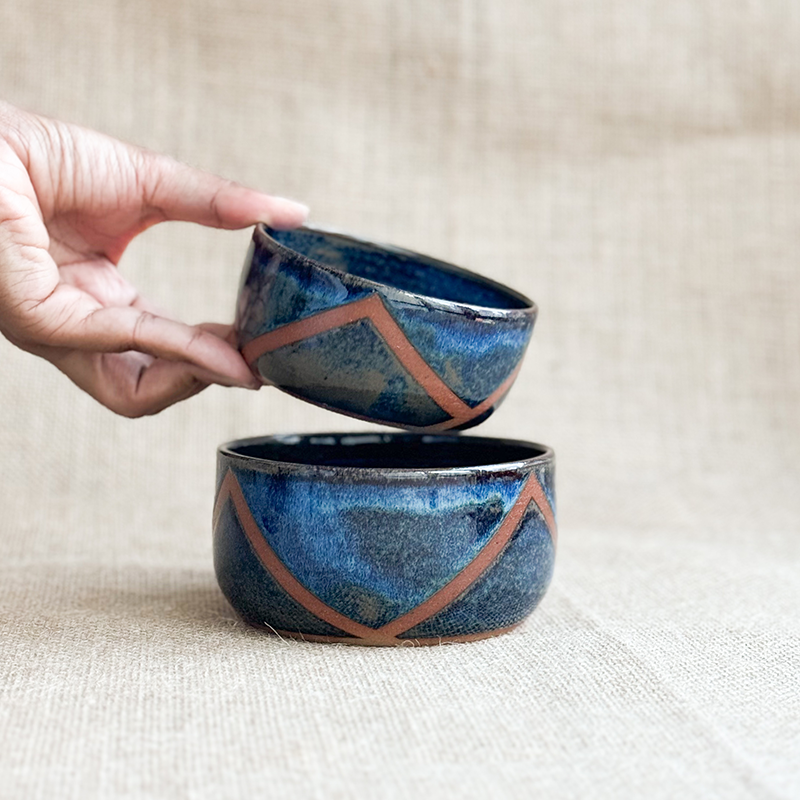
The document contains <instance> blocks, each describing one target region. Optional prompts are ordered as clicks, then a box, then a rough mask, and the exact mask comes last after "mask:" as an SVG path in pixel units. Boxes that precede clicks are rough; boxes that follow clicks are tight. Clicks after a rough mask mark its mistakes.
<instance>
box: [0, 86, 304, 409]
mask: <svg viewBox="0 0 800 800" xmlns="http://www.w3.org/2000/svg"><path fill="white" fill-rule="evenodd" d="M306 214H307V209H306V208H305V206H302V205H300V204H299V203H294V202H292V201H290V200H284V199H282V198H278V197H271V196H269V195H265V194H261V193H260V192H256V191H253V190H251V189H246V188H245V187H243V186H240V185H239V184H236V183H233V182H231V181H227V180H224V179H223V178H218V177H216V176H214V175H210V174H208V173H205V172H201V171H199V170H196V169H193V168H191V167H189V166H187V165H185V164H181V163H178V162H176V161H173V160H172V159H170V158H168V157H166V156H162V155H158V154H156V153H152V152H149V151H146V150H142V149H140V148H137V147H133V146H131V145H128V144H124V143H122V142H119V141H116V140H115V139H112V138H109V137H107V136H104V135H102V134H100V133H97V132H95V131H90V130H86V129H83V128H80V127H77V126H75V125H69V124H66V123H63V122H58V121H55V120H51V119H46V118H43V117H40V116H36V115H34V114H29V113H26V112H23V111H20V110H19V109H17V108H14V107H13V106H10V105H8V104H5V103H2V102H0V333H2V334H3V335H4V336H5V337H6V338H7V339H8V340H9V341H11V342H12V343H13V344H15V345H17V346H18V347H20V348H22V349H23V350H27V351H28V352H30V353H34V354H35V355H38V356H41V357H42V358H45V359H47V360H48V361H50V362H52V363H53V364H54V365H55V366H56V367H58V369H60V370H61V371H62V372H63V373H64V374H65V375H67V376H68V377H69V378H70V379H71V380H72V381H73V382H74V383H76V384H77V385H78V386H79V387H80V388H81V389H83V390H85V391H86V392H88V393H89V394H90V395H91V396H92V397H94V398H95V399H96V400H98V401H99V402H100V403H102V404H103V405H105V406H107V407H108V408H110V409H111V410H112V411H115V412H117V413H118V414H123V415H125V416H130V417H138V416H143V415H146V414H155V413H157V412H159V411H161V410H162V409H164V408H166V407H167V406H170V405H172V404H173V403H176V402H178V401H179V400H184V399H186V398H187V397H190V396H191V395H194V394H196V393H197V392H199V391H201V390H202V389H203V388H205V387H206V386H207V385H209V384H211V383H219V384H223V385H227V386H245V387H250V388H257V387H258V385H259V383H258V381H256V380H255V378H254V377H253V375H252V374H251V372H250V370H249V368H248V366H247V364H245V362H244V360H243V359H242V357H241V356H240V355H239V353H238V352H237V351H236V349H235V348H234V347H232V346H231V345H230V344H229V343H228V341H226V339H227V338H228V337H229V336H230V331H231V329H230V326H227V325H219V324H212V323H208V324H203V325H199V326H191V325H185V324H183V323H182V322H178V321H176V320H173V319H170V318H168V317H165V316H162V315H161V314H160V313H158V311H157V310H156V309H155V308H154V306H153V305H152V304H151V303H149V302H148V301H147V300H145V299H144V298H143V297H141V296H140V295H139V293H138V292H137V291H136V289H135V288H134V287H133V286H132V285H131V284H130V283H128V282H127V281H126V280H125V279H124V278H123V277H122V275H121V274H120V273H119V271H118V270H117V264H118V262H119V260H120V258H121V257H122V254H123V253H124V252H125V248H126V247H127V245H128V243H129V242H130V241H131V239H133V238H134V236H136V235H137V234H139V233H141V232H142V231H144V230H145V229H147V228H149V227H150V226H152V225H155V224H157V223H159V222H163V221H165V220H183V221H187V222H195V223H198V224H200V225H206V226H210V227H214V228H225V229H229V230H233V229H237V228H245V227H248V226H251V225H254V224H256V223H257V222H266V223H268V224H269V225H271V226H272V227H275V228H283V229H285V228H293V227H296V226H298V225H300V224H302V222H303V221H304V219H305V217H306Z"/></svg>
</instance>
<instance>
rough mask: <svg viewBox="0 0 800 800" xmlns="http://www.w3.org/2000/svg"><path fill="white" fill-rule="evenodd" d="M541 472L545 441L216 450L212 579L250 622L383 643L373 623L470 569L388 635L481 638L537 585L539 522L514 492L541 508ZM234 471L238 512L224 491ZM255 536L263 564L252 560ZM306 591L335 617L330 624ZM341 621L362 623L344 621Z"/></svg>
mask: <svg viewBox="0 0 800 800" xmlns="http://www.w3.org/2000/svg"><path fill="white" fill-rule="evenodd" d="M553 470H554V457H553V454H552V451H550V450H549V449H548V448H544V447H542V446H540V445H532V444H529V443H524V442H510V441H505V440H493V439H482V438H473V437H455V436H447V435H435V436H434V435H415V434H381V435H370V434H360V435H355V434H330V435H329V434H325V435H310V436H301V437H269V438H264V439H254V440H246V441H243V442H237V443H233V444H231V445H227V446H223V447H222V448H220V451H219V454H218V502H217V519H216V524H215V529H214V561H215V568H216V572H217V577H218V580H219V584H220V587H221V588H222V590H223V592H224V593H225V595H226V596H227V597H228V599H229V600H230V602H231V604H232V605H233V606H234V607H235V608H236V610H237V611H238V612H239V613H240V614H241V615H242V617H243V618H244V619H245V620H247V621H248V622H250V623H252V624H254V625H257V626H262V627H269V628H273V629H275V630H278V631H283V632H286V633H290V634H303V635H306V636H312V637H314V636H317V637H332V638H334V639H341V640H348V641H350V640H355V641H361V642H362V643H367V644H370V643H372V644H375V643H377V644H385V643H387V642H385V641H380V638H381V630H380V629H381V628H382V627H384V626H391V625H392V624H396V621H397V620H399V619H401V618H403V617H404V615H413V614H414V613H415V609H417V608H418V607H420V606H421V605H422V604H424V603H426V602H428V601H430V598H432V597H434V596H436V594H437V592H440V593H445V594H446V593H448V592H449V593H451V594H452V593H453V591H454V590H453V588H452V587H453V586H455V585H456V584H455V583H453V584H451V582H452V581H456V582H457V581H458V580H459V576H460V575H463V574H465V573H464V571H467V572H469V571H470V570H472V572H473V573H474V575H473V577H472V579H471V580H470V581H469V582H468V583H467V584H464V585H463V586H461V588H460V589H459V590H458V591H457V592H456V593H455V594H452V596H451V597H449V599H448V600H447V602H446V603H444V604H442V605H441V607H431V608H430V613H426V614H425V615H423V618H420V619H416V620H413V619H412V620H411V621H410V622H409V624H407V625H405V626H401V628H402V630H396V631H392V635H393V636H394V637H396V638H397V639H398V640H401V641H405V640H417V639H421V640H432V639H438V638H439V637H456V638H458V637H471V636H478V637H479V636H483V635H490V634H491V633H492V632H496V631H499V630H502V629H505V628H508V627H510V626H513V625H515V624H517V623H519V622H520V621H521V620H522V619H524V618H525V617H526V616H527V615H528V614H529V613H530V612H531V611H532V610H533V608H534V607H535V606H536V604H537V603H538V602H539V600H540V599H541V597H542V596H543V594H544V592H545V590H546V588H547V586H548V584H549V582H550V578H551V575H552V570H553V562H554V555H555V547H554V543H553V538H552V534H553V531H551V530H550V528H549V526H548V522H547V519H546V516H547V514H546V510H545V509H543V508H540V506H539V505H538V504H537V502H529V501H528V500H527V499H526V498H528V497H529V494H527V493H526V492H528V491H529V490H530V486H531V485H532V484H533V483H534V482H535V484H536V486H538V487H541V491H542V495H541V496H542V497H544V498H546V500H543V501H539V502H542V504H543V505H545V506H549V508H548V509H547V510H548V511H549V510H550V509H552V508H554V505H555V497H554V488H553ZM234 479H235V486H236V487H238V489H235V491H236V492H241V495H240V504H241V502H243V503H245V504H246V509H244V510H243V509H242V508H241V507H238V508H237V506H236V503H235V502H234V501H233V500H232V499H231V497H232V495H231V493H230V491H229V490H230V487H231V486H232V485H233V483H232V481H233V480H234ZM515 508H516V509H517V510H518V512H519V516H518V517H514V512H513V511H512V510H513V509H515ZM510 512H511V516H509V514H510ZM248 517H249V521H248V519H247V518H248ZM512 518H513V519H512ZM514 520H516V521H514ZM512 522H513V524H511V523H512ZM248 525H249V533H248ZM262 540H263V542H262ZM498 542H502V547H500V545H499V544H498ZM264 543H266V545H267V546H268V549H269V551H270V554H271V557H272V558H273V559H274V561H277V562H279V563H278V566H277V567H276V566H275V563H274V562H270V561H269V559H268V558H267V559H266V560H265V556H264V553H263V552H262V551H263V549H264ZM498 547H500V549H499V550H497V552H496V553H494V550H493V549H492V548H495V549H497V548H498ZM259 548H261V549H259ZM484 548H486V549H484ZM489 551H492V552H493V553H494V554H493V555H492V556H491V558H489V557H488V556H487V553H489ZM476 565H480V568H479V569H478V567H476ZM476 570H477V571H476ZM287 574H288V575H289V576H290V578H289V579H287V578H286V575H287ZM293 580H294V581H296V582H297V583H296V584H295V583H293V582H292V581H293ZM297 584H299V585H300V586H301V587H302V589H301V590H298V589H297ZM459 585H460V584H459ZM304 592H307V593H308V595H310V596H312V598H313V599H312V600H309V599H308V595H307V594H304ZM439 596H442V595H441V594H440V595H439ZM317 601H319V602H320V603H321V604H322V605H323V606H324V608H326V609H330V610H332V611H333V612H334V613H335V614H339V615H342V618H343V619H344V620H345V622H342V621H341V620H340V621H339V623H338V624H333V623H332V622H331V617H330V615H329V616H328V617H326V615H325V613H321V612H320V611H319V609H318V608H317V607H316V606H315V605H314V603H315V602H317ZM347 621H350V622H352V623H355V624H356V625H357V626H363V630H361V631H359V630H357V629H356V630H355V633H354V631H353V630H348V625H347ZM341 625H344V627H341ZM371 631H374V632H375V635H374V637H373V636H372V634H371V633H370V632H371ZM373 638H374V639H375V641H371V639H373Z"/></svg>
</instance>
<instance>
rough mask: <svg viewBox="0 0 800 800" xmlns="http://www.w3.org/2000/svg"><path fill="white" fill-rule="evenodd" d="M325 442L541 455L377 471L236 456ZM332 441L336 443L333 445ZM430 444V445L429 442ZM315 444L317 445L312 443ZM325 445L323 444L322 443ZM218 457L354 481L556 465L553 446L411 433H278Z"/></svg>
mask: <svg viewBox="0 0 800 800" xmlns="http://www.w3.org/2000/svg"><path fill="white" fill-rule="evenodd" d="M313 439H321V440H327V441H326V442H324V444H325V445H326V446H332V447H337V448H338V447H341V446H342V445H343V444H345V443H344V442H343V440H346V439H364V440H366V441H367V443H377V444H389V443H390V442H391V441H392V440H397V439H412V440H417V441H418V442H419V443H420V444H421V445H423V446H428V445H434V446H435V445H436V443H437V442H441V441H442V440H448V441H451V442H453V441H456V442H464V443H467V442H469V443H471V444H478V445H480V444H481V443H491V444H492V445H495V446H496V445H508V446H517V447H527V448H535V449H536V450H539V451H540V452H539V453H538V454H537V455H535V456H531V457H529V458H521V459H515V460H513V461H499V462H495V463H489V464H475V465H466V466H459V467H375V466H363V467H361V466H359V467H354V466H340V465H323V464H307V463H303V462H300V461H288V460H279V459H274V458H258V457H256V456H250V455H245V454H243V453H239V452H236V450H235V448H237V447H242V446H253V445H260V444H269V443H276V444H283V445H292V444H298V443H299V442H300V441H302V440H313ZM331 439H333V440H334V442H333V443H331V441H330V440H331ZM426 440H427V441H426ZM312 444H313V441H312ZM320 444H323V442H320ZM217 455H218V457H221V458H227V459H230V460H231V461H234V462H239V463H240V464H241V465H242V466H246V468H247V469H254V470H256V471H260V472H276V471H280V472H290V473H292V474H297V475H312V476H314V477H319V478H329V477H335V476H347V477H348V478H350V479H369V478H370V477H371V476H375V475H376V474H377V475H378V476H380V477H381V478H391V477H397V478H409V479H412V480H413V479H422V478H427V477H434V476H435V477H458V476H465V475H476V474H491V475H495V476H497V475H503V474H507V473H516V472H518V471H519V470H526V471H528V470H531V469H533V468H534V467H536V466H547V467H549V468H550V469H552V467H553V465H554V464H555V452H554V451H553V448H552V447H550V446H549V445H545V444H539V443H538V442H529V441H526V440H523V439H509V438H504V437H502V438H501V437H493V436H465V435H463V434H459V433H446V432H441V433H414V432H410V431H354V432H342V431H336V432H322V433H276V434H270V435H267V436H251V437H246V438H244V439H234V440H232V441H230V442H225V443H224V444H221V445H220V446H219V447H218V448H217Z"/></svg>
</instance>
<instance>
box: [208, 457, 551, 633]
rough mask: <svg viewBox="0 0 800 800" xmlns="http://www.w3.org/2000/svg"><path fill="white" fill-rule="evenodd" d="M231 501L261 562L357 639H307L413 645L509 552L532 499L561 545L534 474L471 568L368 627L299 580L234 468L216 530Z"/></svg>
mask: <svg viewBox="0 0 800 800" xmlns="http://www.w3.org/2000/svg"><path fill="white" fill-rule="evenodd" d="M228 500H230V501H231V502H232V503H233V507H234V509H235V511H236V514H237V516H238V518H239V522H240V524H241V526H242V529H243V530H244V532H245V536H246V537H247V540H248V541H249V542H250V546H251V547H252V548H253V551H254V552H255V554H256V556H257V558H258V560H259V561H260V562H261V565H262V566H263V567H264V569H265V570H267V571H268V572H269V573H270V574H271V575H272V577H273V578H274V579H275V580H276V581H277V583H278V584H279V585H280V586H281V587H282V588H283V590H284V591H285V592H286V593H287V594H288V595H289V596H290V597H291V598H292V599H293V600H295V601H296V602H297V603H299V604H300V605H301V606H303V607H304V608H305V609H306V610H307V611H310V612H311V613H312V614H314V615H315V616H317V617H319V618H320V619H321V620H324V621H325V622H327V623H328V624H329V625H333V626H334V627H335V628H339V630H341V631H344V632H345V633H348V634H350V636H351V637H352V638H351V639H348V638H346V637H342V638H337V637H310V636H309V637H304V638H308V639H316V640H323V641H339V642H343V641H347V642H356V643H358V644H365V645H408V644H413V643H414V642H413V641H412V640H409V639H399V638H398V637H399V636H400V634H402V633H405V632H406V631H409V630H411V628H413V627H415V626H416V625H419V624H420V623H421V622H424V621H425V620H427V619H430V618H431V617H433V616H434V615H435V614H438V613H439V612H440V611H442V610H443V609H444V608H445V607H446V606H448V605H449V604H450V603H452V602H453V601H454V600H456V599H457V598H458V597H460V596H461V595H462V594H464V592H465V591H466V590H467V589H469V587H470V586H472V585H473V584H474V583H475V582H476V581H477V580H478V579H479V578H480V577H481V575H483V573H484V572H486V570H487V569H488V568H489V567H490V566H491V565H492V564H493V563H494V561H495V559H496V558H497V557H498V556H499V555H500V553H501V552H502V551H503V548H504V547H505V546H506V544H508V542H509V540H510V539H511V537H512V536H513V534H514V532H515V531H516V529H517V527H518V526H519V523H520V522H521V521H522V518H523V517H524V516H525V512H526V511H527V509H528V506H529V505H530V504H531V503H534V504H535V505H536V507H537V508H538V509H539V511H540V512H541V514H542V516H543V517H544V520H545V523H546V525H547V529H548V531H549V532H550V536H551V538H552V541H553V546H554V547H555V546H556V543H557V529H556V522H555V518H554V515H553V510H552V508H551V507H550V503H549V501H548V499H547V495H546V494H545V492H544V489H542V486H541V484H540V483H539V481H538V480H537V479H536V476H535V475H534V474H531V475H530V476H529V477H528V479H527V481H526V482H525V484H524V486H523V487H522V491H521V492H520V494H519V497H518V498H517V499H516V501H515V502H514V505H513V506H512V507H511V508H510V509H509V511H508V513H507V514H506V516H505V517H504V518H503V521H502V522H501V523H500V525H499V527H498V528H497V530H496V531H495V532H494V534H493V535H492V537H491V538H490V539H489V541H488V542H487V543H486V544H485V545H484V546H483V548H482V549H481V551H480V552H479V553H478V554H477V555H476V556H475V558H474V559H473V560H472V561H471V562H470V563H469V564H467V566H466V567H464V568H463V569H462V570H461V571H460V572H459V573H458V574H457V575H456V576H455V577H453V578H452V579H451V580H450V581H449V582H448V583H447V584H445V586H443V587H442V588H441V589H439V590H438V591H437V592H435V593H434V594H432V595H431V596H430V597H429V598H428V599H427V600H425V601H423V602H422V603H420V604H419V605H418V606H417V607H416V608H413V609H411V611H408V612H407V613H405V614H403V615H402V616H400V617H398V618H397V619H394V620H392V621H391V622H388V623H387V624H386V625H383V626H381V627H380V628H370V627H369V626H367V625H362V624H361V623H359V622H356V621H355V620H353V619H350V618H349V617H347V616H345V615H344V614H341V613H340V612H338V611H336V609H334V608H331V607H330V606H329V605H327V604H326V603H325V602H323V601H322V600H321V599H320V598H319V597H317V596H316V595H315V594H313V592H310V591H309V590H308V589H307V588H306V587H305V586H303V584H302V583H301V582H300V581H299V580H297V578H296V577H295V576H294V575H293V574H292V573H291V571H290V570H289V569H288V568H287V567H286V565H285V564H284V563H283V562H282V561H281V560H280V558H279V557H278V555H277V553H276V552H275V551H274V550H273V549H272V547H271V546H270V545H269V543H268V542H267V540H266V539H265V538H264V535H263V534H262V532H261V530H260V528H259V527H258V523H257V522H256V521H255V519H254V518H253V515H252V513H251V511H250V507H249V506H248V504H247V500H246V499H245V496H244V493H243V492H242V487H241V486H240V485H239V481H238V480H237V479H236V476H235V475H234V474H233V471H232V470H230V469H229V470H228V472H227V473H226V475H225V478H224V479H223V481H222V484H221V486H220V489H219V492H218V494H217V499H216V503H215V504H214V517H213V525H214V529H215V530H216V527H217V524H218V523H219V518H220V515H221V514H222V509H223V507H224V506H225V503H226V502H227V501H228ZM512 627H513V626H512ZM500 632H501V631H491V632H490V633H487V634H477V635H473V636H463V637H459V636H456V637H449V639H450V640H452V641H468V640H471V639H476V638H481V637H482V636H484V635H494V634H496V633H500ZM278 633H284V634H286V635H289V636H292V635H294V636H296V635H297V634H296V633H294V634H293V633H292V632H291V631H278ZM435 641H436V642H438V641H440V640H439V639H436V640H435ZM418 643H422V642H418Z"/></svg>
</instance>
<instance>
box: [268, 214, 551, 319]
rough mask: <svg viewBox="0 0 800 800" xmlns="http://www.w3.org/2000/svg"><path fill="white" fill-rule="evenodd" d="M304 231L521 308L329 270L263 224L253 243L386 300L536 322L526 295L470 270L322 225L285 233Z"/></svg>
mask: <svg viewBox="0 0 800 800" xmlns="http://www.w3.org/2000/svg"><path fill="white" fill-rule="evenodd" d="M304 231H307V232H309V233H316V234H324V235H326V236H330V237H332V238H335V239H342V240H344V241H345V242H352V243H355V244H358V245H364V246H366V247H368V248H372V249H375V250H379V251H381V250H382V251H385V252H387V253H390V254H391V255H393V256H398V257H400V258H404V259H408V260H412V261H422V262H424V263H426V264H428V265H429V266H431V267H432V268H434V269H436V270H439V271H441V272H444V273H452V274H454V275H456V276H457V277H460V278H463V279H466V280H468V281H471V282H473V283H477V284H479V285H483V286H485V287H488V288H490V289H492V290H493V291H495V292H497V293H498V294H502V295H506V296H508V297H510V298H512V299H514V300H515V301H516V302H519V303H522V304H523V306H522V307H516V308H498V307H496V306H484V305H478V304H476V303H465V302H461V301H458V300H446V299H444V298H441V297H436V295H429V294H423V293H421V292H412V291H410V290H409V289H401V288H399V287H397V286H392V284H390V283H382V282H381V281H374V280H371V279H370V278H363V277H361V276H360V275H354V274H353V273H350V272H342V271H341V270H339V269H336V267H332V266H330V265H328V264H324V263H322V262H321V261H317V260H315V259H313V258H309V257H308V256H306V255H304V254H303V253H300V252H298V251H297V250H293V249H292V248H291V247H287V246H286V245H284V244H281V243H280V242H279V241H277V240H276V239H274V238H273V237H272V235H271V233H272V232H275V229H273V228H271V227H269V226H268V225H266V224H265V223H263V222H259V223H258V224H257V225H256V226H255V230H254V231H253V240H254V241H257V242H258V243H259V244H262V245H266V246H268V247H269V248H271V249H275V250H277V251H278V252H280V253H282V254H284V255H288V256H291V257H292V258H294V259H297V260H298V261H300V262H301V263H304V264H307V265H309V266H311V267H312V268H314V269H318V270H321V271H322V272H327V273H328V274H331V275H335V276H336V277H337V278H339V279H340V280H342V281H343V282H344V283H350V284H352V285H354V286H358V287H361V288H368V289H372V290H374V291H378V292H380V293H382V294H384V295H386V296H388V297H392V296H394V297H397V298H399V299H404V300H408V299H409V298H414V300H416V301H417V304H418V303H419V301H423V302H424V304H425V305H426V306H433V307H434V308H437V309H438V310H442V311H449V312H451V313H453V312H456V313H460V314H464V313H465V312H467V311H469V312H472V313H477V315H478V316H480V317H489V318H501V319H512V320H513V319H527V318H531V319H536V317H537V316H538V314H539V308H538V306H537V305H536V303H534V302H533V300H531V299H530V298H529V297H527V296H526V295H524V294H522V292H518V291H517V290H516V289H512V288H510V287H509V286H506V285H505V284H503V283H500V282H499V281H495V280H493V279H492V278H487V277H485V276H483V275H480V274H478V273H477V272H472V271H471V270H468V269H465V268H464V267H459V266H457V265H456V264H452V263H450V262H449V261H442V260H441V259H438V258H434V257H433V256H428V255H425V254H424V253H419V252H415V251H414V250H408V249H407V248H404V247H398V246H396V245H392V244H384V243H382V242H377V241H374V240H372V239H367V238H365V237H363V236H356V235H353V234H351V233H347V232H345V231H342V230H338V229H337V228H333V227H327V226H323V225H308V224H306V225H302V226H300V227H298V228H294V229H292V230H291V231H288V232H291V233H294V232H301V233H302V232H304Z"/></svg>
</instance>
